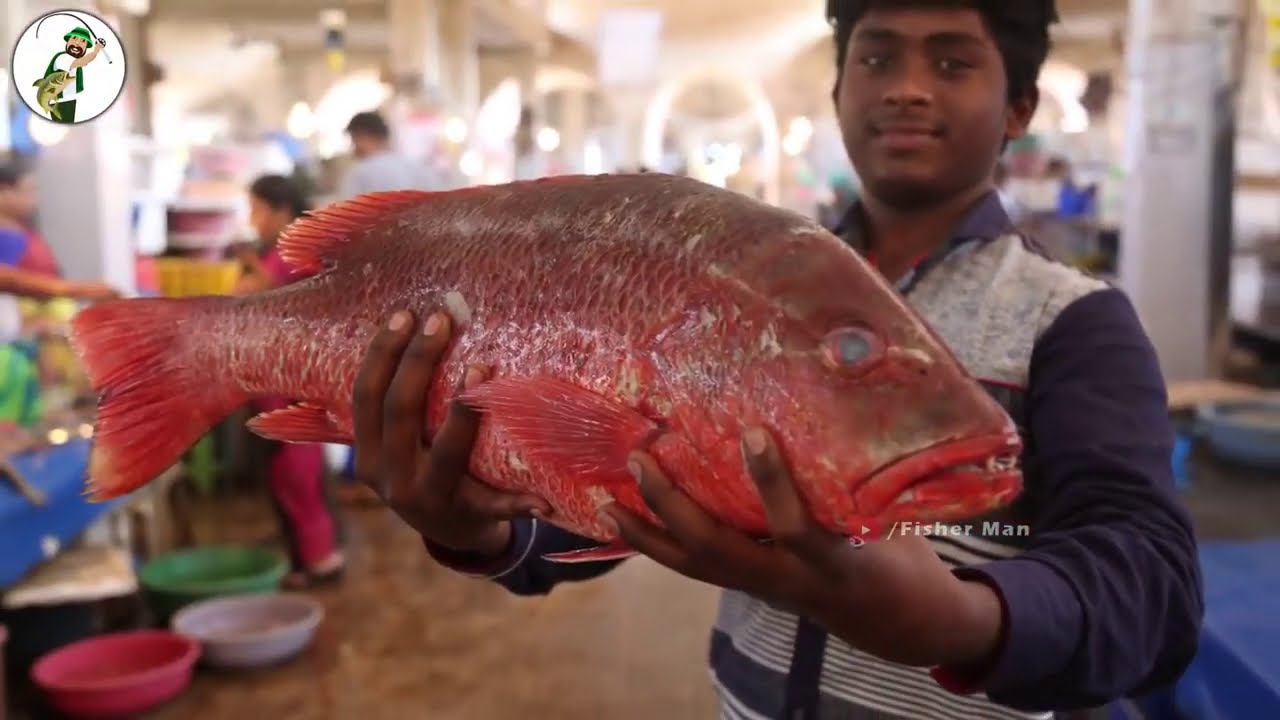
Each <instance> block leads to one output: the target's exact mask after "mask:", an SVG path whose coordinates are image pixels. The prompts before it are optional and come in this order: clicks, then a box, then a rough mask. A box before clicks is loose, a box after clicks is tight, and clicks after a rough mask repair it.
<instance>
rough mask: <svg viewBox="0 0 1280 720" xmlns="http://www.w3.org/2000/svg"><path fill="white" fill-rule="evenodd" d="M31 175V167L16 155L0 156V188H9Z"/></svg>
mask: <svg viewBox="0 0 1280 720" xmlns="http://www.w3.org/2000/svg"><path fill="white" fill-rule="evenodd" d="M30 174H31V165H30V164H28V163H27V161H26V160H24V159H23V158H22V157H20V156H18V155H8V156H0V188H11V187H13V186H14V185H17V184H18V183H20V182H22V179H23V178H25V177H26V176H27V175H30Z"/></svg>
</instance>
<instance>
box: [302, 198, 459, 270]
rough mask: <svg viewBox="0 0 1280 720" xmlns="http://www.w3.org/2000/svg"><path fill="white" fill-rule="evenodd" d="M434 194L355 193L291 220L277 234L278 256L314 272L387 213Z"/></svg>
mask: <svg viewBox="0 0 1280 720" xmlns="http://www.w3.org/2000/svg"><path fill="white" fill-rule="evenodd" d="M435 194H436V193H434V192H430V191H427V190H388V191H384V192H373V193H365V194H364V195H359V196H356V197H354V198H351V199H350V200H343V201H341V202H336V203H333V204H332V205H327V206H325V207H323V208H320V209H319V210H314V211H312V212H311V213H309V214H307V215H304V216H303V217H301V218H299V219H297V220H295V221H294V222H293V224H291V225H289V227H287V228H285V230H284V232H283V233H281V236H280V243H279V248H280V257H282V258H283V259H284V260H285V262H287V263H289V265H291V266H292V267H294V268H296V269H298V270H303V271H309V272H318V271H320V270H322V269H323V268H324V266H325V261H326V260H334V259H335V256H336V254H337V251H338V249H339V248H341V247H342V246H344V245H346V244H347V243H349V242H352V241H355V240H359V238H360V236H361V235H362V234H363V233H364V232H365V231H366V230H368V229H369V228H370V227H372V226H373V225H374V224H375V223H377V222H378V221H380V220H382V219H384V218H385V217H386V216H387V215H388V214H390V213H395V212H396V211H399V210H403V209H405V208H407V207H410V206H412V205H415V204H417V203H419V202H421V201H422V200H423V199H424V198H427V197H430V196H432V195H435Z"/></svg>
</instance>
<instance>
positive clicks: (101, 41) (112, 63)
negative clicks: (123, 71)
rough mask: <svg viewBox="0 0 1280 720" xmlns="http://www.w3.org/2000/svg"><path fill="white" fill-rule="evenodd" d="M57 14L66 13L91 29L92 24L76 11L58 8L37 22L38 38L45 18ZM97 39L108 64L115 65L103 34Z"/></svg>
mask: <svg viewBox="0 0 1280 720" xmlns="http://www.w3.org/2000/svg"><path fill="white" fill-rule="evenodd" d="M57 15H65V16H66V17H69V18H71V19H72V20H75V21H76V22H78V23H80V24H81V25H82V26H84V28H85V29H86V30H88V29H89V27H90V26H89V23H88V22H87V21H85V19H84V18H82V17H80V16H79V15H76V14H75V13H73V12H67V11H66V10H58V11H56V12H51V13H49V14H48V15H45V16H44V17H42V18H40V22H38V23H36V37H37V38H39V37H40V26H41V25H44V21H45V20H48V19H49V18H51V17H54V16H57ZM95 39H96V40H97V42H98V45H99V46H100V47H102V54H103V55H104V56H106V58H107V64H109V65H114V64H115V63H114V62H113V61H112V60H111V56H110V55H107V49H106V47H105V44H104V43H103V40H102V36H101V35H99V36H98V37H97V38H95Z"/></svg>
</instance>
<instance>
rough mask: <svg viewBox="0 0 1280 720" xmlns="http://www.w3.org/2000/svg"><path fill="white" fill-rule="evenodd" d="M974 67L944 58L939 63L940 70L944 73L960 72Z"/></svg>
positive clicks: (953, 59)
mask: <svg viewBox="0 0 1280 720" xmlns="http://www.w3.org/2000/svg"><path fill="white" fill-rule="evenodd" d="M972 67H973V65H971V64H969V63H967V62H965V61H964V60H960V59H957V58H943V59H941V60H939V61H938V69H939V70H941V71H943V72H959V71H961V70H968V69H969V68H972Z"/></svg>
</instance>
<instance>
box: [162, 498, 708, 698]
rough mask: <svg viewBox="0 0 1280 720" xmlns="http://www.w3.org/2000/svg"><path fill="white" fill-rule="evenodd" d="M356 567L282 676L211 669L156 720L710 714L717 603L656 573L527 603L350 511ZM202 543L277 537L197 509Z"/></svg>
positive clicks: (261, 512)
mask: <svg viewBox="0 0 1280 720" xmlns="http://www.w3.org/2000/svg"><path fill="white" fill-rule="evenodd" d="M343 512H344V513H345V514H346V516H347V518H348V521H349V525H348V534H349V544H350V565H349V568H350V569H349V571H348V574H347V577H346V578H345V579H344V581H343V583H342V585H341V586H339V587H336V588H333V589H328V590H323V591H318V592H316V593H315V595H316V596H317V597H319V598H322V599H323V600H324V602H325V605H326V607H327V611H328V615H327V617H326V620H325V622H324V625H323V626H322V629H321V631H320V634H319V637H318V639H317V642H316V644H315V646H314V647H313V648H312V649H311V650H310V651H309V652H308V653H307V654H306V655H305V656H303V657H301V658H299V659H297V660H296V661H294V662H292V663H290V664H288V665H286V666H283V667H280V668H278V669H275V670H270V671H265V672H255V673H252V674H219V673H213V672H210V671H207V670H203V671H201V672H200V674H199V675H198V678H197V681H196V683H195V684H194V686H193V687H192V688H191V689H190V691H188V692H187V693H186V694H185V695H184V696H183V697H182V698H180V699H179V700H177V701H176V702H175V703H173V704H171V705H169V706H167V707H166V708H164V709H163V710H162V711H161V712H159V713H157V714H156V715H155V718H156V719H157V720H215V719H216V720H223V719H233V718H236V719H238V718H246V717H249V716H253V717H260V718H270V719H271V720H286V719H288V720H293V719H299V720H301V719H303V718H307V719H310V718H317V719H319V718H336V719H342V720H345V719H348V718H350V719H352V720H381V719H382V718H386V719H387V720H408V719H416V718H430V719H431V720H455V719H456V720H532V719H534V718H537V719H541V718H548V719H550V718H554V719H555V720H576V719H579V718H581V719H582V720H588V719H590V720H599V719H602V718H609V719H610V720H628V719H630V718H636V719H637V720H638V719H640V718H645V719H646V720H648V719H650V718H663V719H664V720H682V719H683V718H689V719H690V720H693V719H694V718H707V717H715V703H714V691H713V690H712V689H711V687H710V685H709V678H708V675H707V671H706V669H705V667H706V666H705V658H706V642H707V637H708V633H709V630H710V626H711V621H712V618H713V614H714V609H715V599H716V592H715V590H714V589H712V588H709V587H707V586H703V585H699V584H696V583H694V582H692V581H688V580H685V579H684V578H681V577H679V576H676V575H674V574H672V573H670V572H668V571H666V570H665V569H663V568H661V567H659V566H657V565H654V564H652V563H651V562H650V561H648V560H643V559H634V560H630V561H628V562H627V563H624V564H623V566H622V567H620V568H618V569H617V570H615V571H614V572H613V573H611V574H610V575H609V576H607V577H605V578H603V579H600V580H597V581H594V582H591V583H585V584H580V585H576V586H565V587H561V588H559V589H557V590H556V591H555V592H554V593H553V594H551V595H550V596H547V597H542V598H519V597H515V596H512V595H510V594H509V593H507V592H506V591H505V590H504V589H502V588H500V587H498V586H496V585H493V584H490V583H488V582H484V581H477V580H472V579H468V578H463V577H459V576H457V575H454V574H452V573H450V572H449V571H446V570H443V569H441V568H439V567H438V566H436V565H434V564H433V563H432V561H431V560H430V559H429V558H428V557H427V556H426V555H425V553H424V552H423V550H422V546H421V544H420V542H419V541H418V539H417V536H416V535H414V534H413V533H412V532H410V531H409V530H407V529H406V528H405V527H404V526H402V525H401V524H400V523H399V522H398V521H397V520H396V519H395V518H394V516H392V515H391V514H390V513H389V512H386V511H383V510H379V509H350V508H344V509H343ZM201 515H202V522H201V528H200V531H199V535H200V536H202V538H201V539H202V540H214V541H222V540H245V539H252V538H253V537H262V536H263V535H264V534H266V533H267V532H269V531H270V529H271V526H270V525H269V524H268V523H269V522H270V517H271V516H270V513H269V510H268V506H267V505H266V502H265V500H264V501H262V502H260V503H259V502H256V501H250V500H246V499H239V500H237V501H234V502H230V503H226V502H224V503H221V504H220V505H219V506H218V507H216V508H214V509H213V510H212V511H211V512H209V511H206V512H202V513H201Z"/></svg>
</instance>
